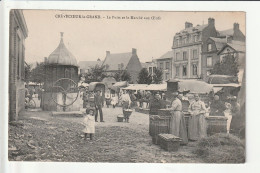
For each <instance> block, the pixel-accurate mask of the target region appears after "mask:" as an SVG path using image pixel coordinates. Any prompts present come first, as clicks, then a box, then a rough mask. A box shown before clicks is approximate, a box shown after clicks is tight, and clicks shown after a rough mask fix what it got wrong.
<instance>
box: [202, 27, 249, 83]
mask: <svg viewBox="0 0 260 173" xmlns="http://www.w3.org/2000/svg"><path fill="white" fill-rule="evenodd" d="M244 43H245V35H244V34H243V33H242V32H241V31H240V29H239V24H238V23H234V24H233V28H231V29H228V30H224V31H218V34H217V36H216V37H210V38H208V39H207V40H206V42H205V46H203V48H202V77H203V79H204V80H205V81H207V77H208V76H209V75H210V70H211V69H212V68H213V66H214V65H215V64H216V63H217V62H220V61H221V56H220V53H219V51H221V50H222V49H223V47H224V46H226V45H228V44H233V46H235V47H238V49H239V50H241V49H242V47H243V46H244V49H245V44H244ZM236 45H240V46H236Z"/></svg>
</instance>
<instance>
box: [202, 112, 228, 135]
mask: <svg viewBox="0 0 260 173" xmlns="http://www.w3.org/2000/svg"><path fill="white" fill-rule="evenodd" d="M206 121H207V134H208V135H214V134H215V133H226V132H227V117H224V116H208V117H206Z"/></svg>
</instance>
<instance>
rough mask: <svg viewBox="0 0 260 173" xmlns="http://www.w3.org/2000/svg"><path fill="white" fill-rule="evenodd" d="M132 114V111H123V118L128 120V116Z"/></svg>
mask: <svg viewBox="0 0 260 173" xmlns="http://www.w3.org/2000/svg"><path fill="white" fill-rule="evenodd" d="M132 112H133V110H132V109H125V110H124V115H125V118H129V117H130V115H131V114H132Z"/></svg>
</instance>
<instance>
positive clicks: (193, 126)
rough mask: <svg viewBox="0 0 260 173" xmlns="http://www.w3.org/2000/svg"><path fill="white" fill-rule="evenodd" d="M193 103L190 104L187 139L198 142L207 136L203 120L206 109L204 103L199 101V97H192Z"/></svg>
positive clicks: (205, 124) (196, 95) (204, 120)
mask: <svg viewBox="0 0 260 173" xmlns="http://www.w3.org/2000/svg"><path fill="white" fill-rule="evenodd" d="M194 98H195V101H194V102H193V103H191V104H190V106H189V112H190V114H191V117H190V119H189V131H188V137H189V139H190V140H199V139H201V138H203V137H206V136H207V122H206V119H205V113H206V107H205V104H204V102H202V101H200V99H199V95H198V94H195V95H194Z"/></svg>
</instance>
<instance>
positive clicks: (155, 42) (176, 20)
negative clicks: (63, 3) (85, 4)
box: [23, 10, 246, 63]
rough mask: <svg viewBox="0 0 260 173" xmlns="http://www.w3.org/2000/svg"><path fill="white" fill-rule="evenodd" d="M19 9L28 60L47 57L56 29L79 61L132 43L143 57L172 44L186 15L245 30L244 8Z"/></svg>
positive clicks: (127, 48)
mask: <svg viewBox="0 0 260 173" xmlns="http://www.w3.org/2000/svg"><path fill="white" fill-rule="evenodd" d="M23 13H24V17H25V21H26V24H27V28H28V37H27V38H26V40H25V47H26V48H25V49H26V50H25V57H26V58H25V61H26V62H27V63H33V62H36V61H37V62H41V61H43V59H44V57H48V56H49V55H50V54H51V53H52V52H53V51H54V50H55V49H56V48H57V46H58V44H59V42H60V32H64V36H63V38H64V43H65V46H66V47H67V48H68V49H69V51H70V52H71V53H72V54H73V55H74V56H75V58H76V59H77V61H78V62H79V61H95V60H97V59H98V58H100V59H101V60H104V58H105V55H106V51H110V52H111V53H124V52H131V50H132V48H136V49H137V55H138V57H139V59H140V61H141V62H147V61H151V60H152V58H154V59H156V58H159V57H160V56H162V55H163V54H165V53H166V52H167V51H170V50H171V46H172V41H173V36H174V35H175V33H176V32H179V31H180V30H182V29H184V27H185V22H186V21H188V22H191V23H193V26H196V25H202V24H207V23H208V18H210V17H211V18H214V19H215V27H216V29H217V30H219V31H221V30H226V29H231V28H233V23H235V22H236V23H239V28H240V30H241V31H242V32H243V33H244V34H245V30H246V29H245V25H246V19H245V18H246V16H245V13H244V12H159V11H157V12H152V11H57V10H23ZM66 15H67V17H66ZM71 15H81V17H83V16H85V18H75V17H74V18H71V17H72V16H71ZM131 16H133V17H135V19H131ZM123 17H124V19H123ZM127 17H128V18H130V19H127Z"/></svg>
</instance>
